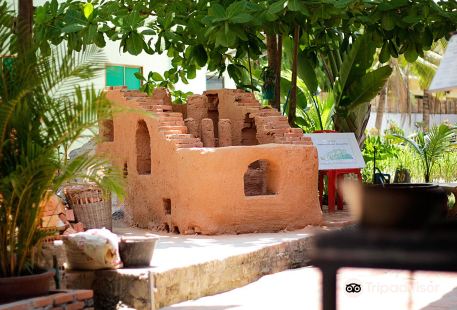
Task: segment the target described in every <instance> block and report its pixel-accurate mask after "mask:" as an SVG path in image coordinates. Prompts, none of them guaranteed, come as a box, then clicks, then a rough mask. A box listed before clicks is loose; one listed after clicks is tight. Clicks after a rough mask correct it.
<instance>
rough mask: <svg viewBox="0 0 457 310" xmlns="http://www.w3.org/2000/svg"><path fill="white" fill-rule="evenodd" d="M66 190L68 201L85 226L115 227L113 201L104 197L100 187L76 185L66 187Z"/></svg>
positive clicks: (77, 217) (89, 227) (87, 227)
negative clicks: (112, 209) (112, 211)
mask: <svg viewBox="0 0 457 310" xmlns="http://www.w3.org/2000/svg"><path fill="white" fill-rule="evenodd" d="M64 192H65V197H66V198H67V203H68V204H69V206H70V207H71V208H72V209H73V211H74V213H75V217H76V219H77V220H78V221H79V222H81V223H83V225H84V228H86V229H91V228H103V227H105V228H106V229H109V230H112V229H113V220H112V216H111V201H110V199H105V198H104V196H103V192H102V190H101V189H100V188H98V187H96V186H93V185H76V186H69V187H66V188H65V190H64Z"/></svg>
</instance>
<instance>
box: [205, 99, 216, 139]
mask: <svg viewBox="0 0 457 310" xmlns="http://www.w3.org/2000/svg"><path fill="white" fill-rule="evenodd" d="M206 96H207V98H208V118H210V119H211V120H212V121H213V127H214V138H216V141H217V140H218V139H219V128H218V127H219V96H218V95H217V94H207V95H206Z"/></svg>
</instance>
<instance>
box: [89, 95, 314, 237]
mask: <svg viewBox="0 0 457 310" xmlns="http://www.w3.org/2000/svg"><path fill="white" fill-rule="evenodd" d="M107 98H108V99H110V100H111V101H112V102H115V103H117V104H121V105H125V106H128V107H133V108H136V110H137V111H134V110H132V109H130V110H128V112H122V113H118V114H116V115H114V118H113V119H112V120H105V121H103V123H102V126H101V127H102V130H101V135H102V138H103V141H104V142H102V143H100V144H99V145H98V146H97V152H98V153H103V154H106V155H108V156H109V157H110V158H111V159H112V161H113V163H114V164H116V165H118V166H119V167H121V168H122V169H123V171H124V176H125V177H126V178H127V183H128V194H127V200H126V205H127V207H126V211H127V213H128V215H129V217H130V218H131V221H132V222H133V223H132V224H135V225H138V226H140V227H149V228H157V229H165V230H168V231H171V232H176V233H183V234H194V233H201V234H222V233H247V232H267V231H278V230H282V229H289V230H290V229H298V228H303V227H305V226H306V225H310V224H313V225H314V224H320V222H321V220H322V212H321V210H320V207H319V202H318V191H317V167H318V163H317V150H316V148H315V147H314V146H313V145H312V142H311V140H309V138H305V137H303V134H302V131H301V130H300V129H297V128H290V126H289V124H288V123H287V118H286V117H284V116H282V115H281V114H280V113H279V112H278V111H277V110H274V109H270V108H262V107H261V105H260V103H259V102H258V101H257V100H256V99H255V97H254V95H253V94H251V93H246V92H244V91H241V90H231V89H222V90H212V91H206V92H205V93H204V94H203V95H193V96H191V97H189V99H188V101H187V104H186V105H172V103H171V99H170V95H169V94H168V92H167V91H166V90H165V89H156V90H155V92H154V94H153V95H152V96H147V95H146V94H144V93H141V92H138V91H127V90H126V89H125V88H122V87H114V88H110V89H108V90H107ZM138 108H142V109H144V110H147V111H151V112H153V113H154V114H155V117H154V116H152V117H151V116H148V115H145V113H143V114H142V113H138ZM177 111H180V112H177Z"/></svg>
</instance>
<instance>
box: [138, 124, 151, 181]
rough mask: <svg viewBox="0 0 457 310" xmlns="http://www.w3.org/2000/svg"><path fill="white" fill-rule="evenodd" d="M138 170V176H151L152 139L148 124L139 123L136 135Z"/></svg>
mask: <svg viewBox="0 0 457 310" xmlns="http://www.w3.org/2000/svg"><path fill="white" fill-rule="evenodd" d="M135 141H136V169H137V172H138V174H151V137H150V136H149V130H148V127H147V125H146V122H145V121H143V120H141V121H139V122H138V127H137V129H136V135H135Z"/></svg>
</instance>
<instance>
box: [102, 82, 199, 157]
mask: <svg viewBox="0 0 457 310" xmlns="http://www.w3.org/2000/svg"><path fill="white" fill-rule="evenodd" d="M109 89H117V88H116V87H111V88H109ZM120 90H121V92H123V95H124V98H125V99H126V100H127V101H133V102H134V103H135V104H136V105H137V106H138V107H140V108H142V109H144V110H146V111H149V112H154V113H155V115H157V116H158V117H159V130H160V132H161V133H162V134H163V135H164V136H165V138H166V139H167V140H168V141H171V142H172V143H173V144H174V145H175V146H176V147H177V148H191V147H202V146H203V143H202V141H201V140H200V139H199V138H197V137H196V136H195V135H193V134H192V133H189V130H188V128H187V127H186V124H185V122H184V118H183V115H182V113H180V112H173V107H172V105H171V99H170V96H169V95H168V91H167V90H166V89H164V88H157V89H155V91H154V93H153V95H152V96H148V95H147V94H146V93H143V92H140V91H136V90H127V88H125V87H121V88H120Z"/></svg>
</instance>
